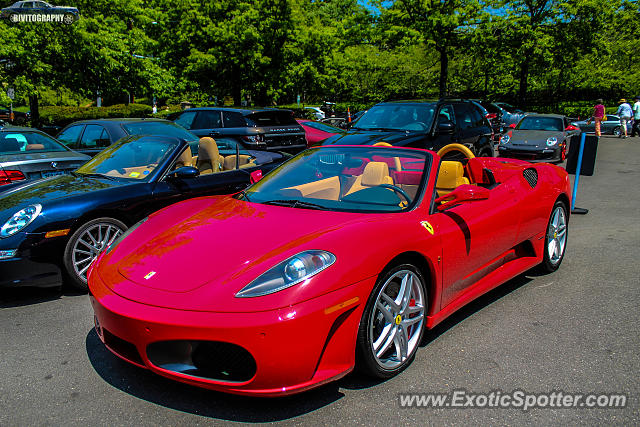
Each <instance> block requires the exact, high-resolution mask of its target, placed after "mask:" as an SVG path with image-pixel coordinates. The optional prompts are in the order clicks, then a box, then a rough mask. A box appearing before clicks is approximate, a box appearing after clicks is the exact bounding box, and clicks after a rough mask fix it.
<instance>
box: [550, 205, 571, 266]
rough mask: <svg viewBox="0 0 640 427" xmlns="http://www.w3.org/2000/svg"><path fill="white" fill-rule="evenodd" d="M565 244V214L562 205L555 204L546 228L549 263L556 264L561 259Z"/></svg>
mask: <svg viewBox="0 0 640 427" xmlns="http://www.w3.org/2000/svg"><path fill="white" fill-rule="evenodd" d="M566 244H567V216H566V214H565V211H564V209H563V208H562V206H556V208H555V209H554V211H553V213H552V214H551V221H549V229H548V230H547V255H548V257H549V262H551V264H553V265H555V264H558V263H559V262H560V261H561V260H562V255H563V254H564V249H565V246H566Z"/></svg>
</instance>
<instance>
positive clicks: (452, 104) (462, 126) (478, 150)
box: [323, 99, 493, 156]
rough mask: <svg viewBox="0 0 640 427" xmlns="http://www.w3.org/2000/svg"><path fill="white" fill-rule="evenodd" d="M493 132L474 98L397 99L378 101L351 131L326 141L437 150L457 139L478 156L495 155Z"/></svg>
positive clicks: (342, 143) (327, 142) (326, 142)
mask: <svg viewBox="0 0 640 427" xmlns="http://www.w3.org/2000/svg"><path fill="white" fill-rule="evenodd" d="M492 134H493V131H492V129H491V125H490V124H489V122H488V121H487V119H486V118H485V117H484V116H483V114H482V112H481V110H480V108H479V107H478V106H477V105H475V104H474V103H473V102H471V101H468V100H461V99H443V100H440V101H393V102H383V103H380V104H377V105H374V106H373V107H371V108H370V109H369V110H368V111H367V112H366V113H364V114H363V115H362V117H360V119H358V121H357V122H355V123H354V125H353V126H352V127H351V129H350V130H349V132H347V133H346V134H344V135H335V136H332V137H330V138H327V139H326V140H325V141H324V142H323V144H324V145H326V144H340V145H362V144H375V143H377V142H387V143H389V144H391V145H397V146H407V147H417V148H426V149H429V150H435V151H437V150H438V149H440V148H441V147H443V146H445V145H447V144H451V143H453V142H457V143H460V144H464V145H466V146H467V147H469V148H470V149H471V150H472V151H473V152H474V154H476V155H477V156H493V142H492V141H491V137H492Z"/></svg>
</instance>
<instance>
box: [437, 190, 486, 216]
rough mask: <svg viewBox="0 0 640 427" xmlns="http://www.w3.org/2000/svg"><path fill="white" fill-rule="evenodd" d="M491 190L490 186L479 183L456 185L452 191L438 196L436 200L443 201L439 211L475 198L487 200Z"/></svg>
mask: <svg viewBox="0 0 640 427" xmlns="http://www.w3.org/2000/svg"><path fill="white" fill-rule="evenodd" d="M489 194H491V191H490V190H489V189H488V188H484V187H478V186H477V185H471V184H463V185H461V186H459V187H456V189H455V190H453V191H452V192H451V193H449V194H446V195H444V196H442V197H438V198H437V199H436V200H435V202H436V203H442V204H441V205H439V206H438V207H437V209H438V210H439V211H443V210H445V209H448V208H449V207H451V206H454V205H457V204H458V203H462V202H472V201H475V200H487V199H488V198H489Z"/></svg>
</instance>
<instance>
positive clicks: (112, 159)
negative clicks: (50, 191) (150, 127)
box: [76, 138, 180, 180]
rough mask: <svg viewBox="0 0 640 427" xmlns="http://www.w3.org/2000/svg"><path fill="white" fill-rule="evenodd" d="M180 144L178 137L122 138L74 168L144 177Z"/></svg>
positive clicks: (130, 177)
mask: <svg viewBox="0 0 640 427" xmlns="http://www.w3.org/2000/svg"><path fill="white" fill-rule="evenodd" d="M179 144H180V142H179V141H178V140H168V141H166V140H162V141H160V140H153V139H151V140H150V139H146V138H145V139H139V138H135V139H131V138H125V139H121V140H120V141H119V142H117V143H115V144H113V145H111V146H109V147H107V148H106V149H105V150H103V151H101V152H100V153H98V154H97V155H96V156H95V157H94V158H93V159H91V160H90V161H89V162H87V163H85V164H84V165H83V166H81V167H80V168H79V169H78V170H77V171H76V172H77V173H80V174H85V175H94V174H98V175H105V176H111V177H115V178H123V179H133V180H146V179H147V178H149V176H151V174H152V173H153V172H154V171H155V170H156V169H157V168H158V166H159V165H161V164H162V163H163V162H164V160H165V159H166V158H167V157H168V156H169V155H170V154H171V152H172V151H173V150H174V149H175V148H176V147H177V146H178V145H179Z"/></svg>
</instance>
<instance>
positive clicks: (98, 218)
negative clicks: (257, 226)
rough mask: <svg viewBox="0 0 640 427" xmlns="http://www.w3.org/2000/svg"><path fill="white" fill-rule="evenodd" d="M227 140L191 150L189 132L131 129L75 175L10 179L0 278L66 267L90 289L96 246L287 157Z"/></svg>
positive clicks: (10, 280) (17, 280) (36, 276)
mask: <svg viewBox="0 0 640 427" xmlns="http://www.w3.org/2000/svg"><path fill="white" fill-rule="evenodd" d="M226 141H227V143H226V144H227V145H224V146H222V145H220V146H219V145H217V144H216V143H215V141H214V140H213V139H212V138H202V139H201V140H200V141H199V143H198V145H199V149H198V156H197V157H195V158H194V157H193V156H192V151H191V147H190V145H189V143H187V141H185V140H184V139H181V138H176V137H167V136H164V137H161V136H130V137H127V138H123V139H121V140H120V141H119V142H117V143H115V144H113V145H111V146H109V147H107V148H106V149H105V150H104V151H102V152H101V153H99V154H98V155H96V156H95V157H94V158H93V159H91V160H90V161H89V162H87V163H86V164H84V165H83V166H81V167H80V168H79V169H77V170H76V171H74V172H72V173H71V174H70V175H64V176H55V177H52V178H47V179H43V180H40V181H35V182H30V183H26V184H12V187H11V188H10V189H9V190H7V191H4V192H2V193H0V224H2V225H1V226H0V271H2V274H0V286H11V287H15V286H21V285H30V286H57V285H59V283H60V274H61V271H63V272H64V273H65V275H66V277H67V278H68V281H69V284H70V285H72V286H74V287H76V288H78V289H81V290H82V289H86V287H87V279H86V272H87V269H88V268H89V265H90V264H91V262H92V261H93V260H94V259H95V257H96V256H97V255H98V253H99V252H100V251H101V250H103V249H105V248H106V247H107V246H108V245H109V244H110V243H113V242H114V241H115V240H116V239H117V238H118V237H119V236H121V235H122V234H123V233H124V232H125V231H126V230H127V228H129V227H131V226H132V225H134V224H135V223H136V222H138V221H139V220H141V219H142V218H144V217H146V216H147V215H149V214H150V213H151V212H154V211H156V210H158V209H160V208H162V207H164V206H167V205H170V204H172V203H175V202H177V201H180V200H183V199H186V198H190V197H197V196H206V195H211V194H226V193H233V192H237V191H239V190H242V189H243V188H245V187H246V186H247V185H248V184H249V183H250V177H251V173H258V174H260V173H261V172H268V171H269V170H271V169H272V168H273V167H275V166H276V165H277V164H278V163H280V162H281V161H283V160H284V159H285V156H283V155H281V154H278V153H273V152H270V153H266V155H262V153H258V152H253V151H246V150H244V149H242V148H241V147H239V146H237V145H235V146H232V145H230V144H231V142H229V141H230V140H226ZM258 171H261V172H258ZM211 214H212V216H211V218H215V216H216V215H218V214H224V213H220V212H212V213H211ZM180 239H181V238H179V240H180ZM219 243H220V242H219ZM212 244H214V246H215V243H214V242H212ZM157 249H158V251H162V249H161V248H157ZM212 259H213V258H212ZM191 267H192V266H189V265H185V268H186V269H189V268H191Z"/></svg>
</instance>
